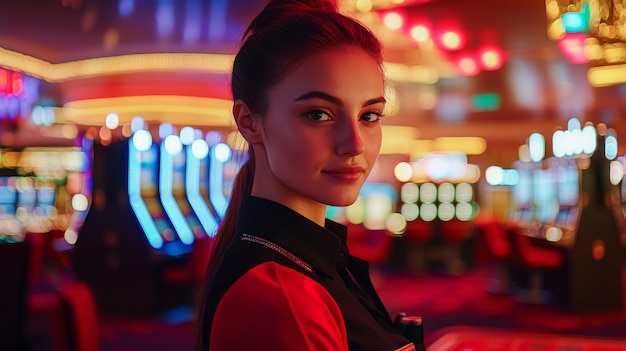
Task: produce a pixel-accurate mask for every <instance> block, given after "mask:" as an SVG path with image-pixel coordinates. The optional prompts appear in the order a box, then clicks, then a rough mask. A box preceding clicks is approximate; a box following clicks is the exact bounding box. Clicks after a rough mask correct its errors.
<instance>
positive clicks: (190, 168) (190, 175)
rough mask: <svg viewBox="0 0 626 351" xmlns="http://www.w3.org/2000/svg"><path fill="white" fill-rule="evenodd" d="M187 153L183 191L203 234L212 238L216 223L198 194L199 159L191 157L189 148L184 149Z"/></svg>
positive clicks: (215, 230)
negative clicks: (202, 229)
mask: <svg viewBox="0 0 626 351" xmlns="http://www.w3.org/2000/svg"><path fill="white" fill-rule="evenodd" d="M186 152H187V169H186V176H185V190H186V192H187V200H189V204H190V205H191V208H192V209H193V210H194V212H195V213H196V215H197V216H198V219H199V220H200V224H202V228H204V232H205V233H207V235H208V236H210V237H213V236H214V235H215V233H216V232H217V227H218V225H219V224H218V222H217V221H216V220H215V217H213V214H212V213H211V211H210V210H209V207H208V206H207V205H206V202H204V200H203V199H202V195H201V194H200V159H198V158H197V157H195V156H194V155H193V152H192V151H191V147H189V146H188V147H187V148H186Z"/></svg>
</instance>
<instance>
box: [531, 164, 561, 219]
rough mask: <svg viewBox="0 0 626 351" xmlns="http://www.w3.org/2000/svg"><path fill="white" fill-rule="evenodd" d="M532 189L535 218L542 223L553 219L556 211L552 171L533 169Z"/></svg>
mask: <svg viewBox="0 0 626 351" xmlns="http://www.w3.org/2000/svg"><path fill="white" fill-rule="evenodd" d="M533 189H534V192H533V200H534V204H535V206H536V207H537V213H536V217H535V219H537V220H538V221H540V222H542V223H547V222H550V221H552V220H554V219H555V217H556V215H557V213H558V204H557V201H558V199H557V194H556V185H555V176H554V172H553V171H551V170H543V169H537V170H535V172H534V187H533Z"/></svg>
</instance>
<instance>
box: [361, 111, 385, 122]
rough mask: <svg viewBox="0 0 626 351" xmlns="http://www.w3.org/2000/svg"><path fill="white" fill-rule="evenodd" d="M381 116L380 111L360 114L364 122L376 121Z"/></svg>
mask: <svg viewBox="0 0 626 351" xmlns="http://www.w3.org/2000/svg"><path fill="white" fill-rule="evenodd" d="M382 117H383V114H382V113H378V112H366V113H364V114H363V115H362V116H361V120H362V121H366V122H376V121H378V120H380V119H381V118H382Z"/></svg>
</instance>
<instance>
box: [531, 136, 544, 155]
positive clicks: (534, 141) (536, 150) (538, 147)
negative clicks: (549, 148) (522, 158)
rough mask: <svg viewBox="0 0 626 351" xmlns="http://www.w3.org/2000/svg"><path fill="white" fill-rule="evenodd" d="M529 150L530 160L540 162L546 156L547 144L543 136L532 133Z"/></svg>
mask: <svg viewBox="0 0 626 351" xmlns="http://www.w3.org/2000/svg"><path fill="white" fill-rule="evenodd" d="M528 150H529V152H530V159H531V160H533V161H534V162H539V161H541V160H542V159H543V156H545V143H544V139H543V135H541V134H539V133H532V134H531V135H530V137H529V138H528Z"/></svg>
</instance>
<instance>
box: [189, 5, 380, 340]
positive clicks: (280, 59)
mask: <svg viewBox="0 0 626 351" xmlns="http://www.w3.org/2000/svg"><path fill="white" fill-rule="evenodd" d="M345 47H356V48H360V49H362V50H363V51H364V52H365V53H366V54H368V55H370V56H371V57H372V58H373V59H374V60H375V61H376V62H378V63H379V65H381V66H382V61H383V57H382V56H383V54H382V45H381V43H380V41H379V40H378V39H377V38H376V36H375V35H374V34H373V33H372V32H371V31H370V30H369V29H367V28H366V27H365V26H363V25H362V24H361V23H359V22H358V21H356V20H354V19H352V18H350V17H347V16H344V15H342V14H340V13H339V12H338V11H337V7H336V5H335V3H334V2H333V1H332V0H301V1H298V0H272V1H270V2H269V3H268V4H267V5H266V6H265V7H264V8H263V10H262V11H261V12H260V13H259V14H258V15H257V17H256V18H254V19H253V20H252V22H251V23H250V25H249V26H248V28H247V29H246V31H245V32H244V35H243V42H242V45H241V47H240V49H239V52H238V53H237V55H236V56H235V60H234V62H233V69H232V81H231V89H232V97H233V100H235V101H236V100H239V99H240V100H242V101H243V102H244V103H246V105H247V106H248V109H249V110H250V111H251V112H252V113H255V114H258V115H261V116H262V115H263V114H265V112H266V110H267V108H268V92H269V90H270V89H271V88H273V87H274V86H275V85H277V84H278V83H279V82H281V81H282V80H283V79H284V78H285V77H286V76H287V75H289V74H290V73H291V72H293V71H294V70H295V69H296V68H297V66H298V64H300V63H301V62H302V61H303V60H304V59H306V58H307V57H309V56H311V55H312V54H315V53H319V52H325V51H329V50H333V49H340V48H345ZM248 155H249V158H248V161H247V162H246V163H245V164H244V165H243V166H242V168H241V169H240V171H239V174H238V175H237V178H236V179H235V183H234V187H233V191H232V194H231V199H230V203H229V205H228V209H227V211H226V215H225V218H224V220H223V222H222V224H221V225H220V228H219V230H218V233H217V236H216V241H215V243H214V247H213V251H212V253H211V256H210V258H209V265H208V270H207V281H208V280H209V279H208V278H210V275H211V274H212V272H213V270H214V269H215V267H216V266H217V264H218V262H219V261H220V259H221V257H222V255H223V253H224V251H225V250H226V247H227V246H228V244H229V243H230V241H231V239H232V237H233V234H234V231H235V223H236V219H237V212H238V209H239V206H240V204H241V199H242V198H243V197H244V196H246V195H249V194H250V191H251V189H252V182H253V176H254V164H255V157H254V152H253V150H252V148H250V149H249V154H248ZM205 288H206V287H205ZM203 295H204V294H203ZM203 295H202V296H201V297H200V298H201V299H204V298H205V297H204V296H203ZM201 307H202V306H201ZM202 312H203V308H201V309H200V316H199V323H200V326H201V325H202V317H203V315H202ZM199 330H202V327H200V328H199ZM198 339H199V340H202V336H201V335H200V336H199V338H198ZM200 345H201V343H200Z"/></svg>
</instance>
